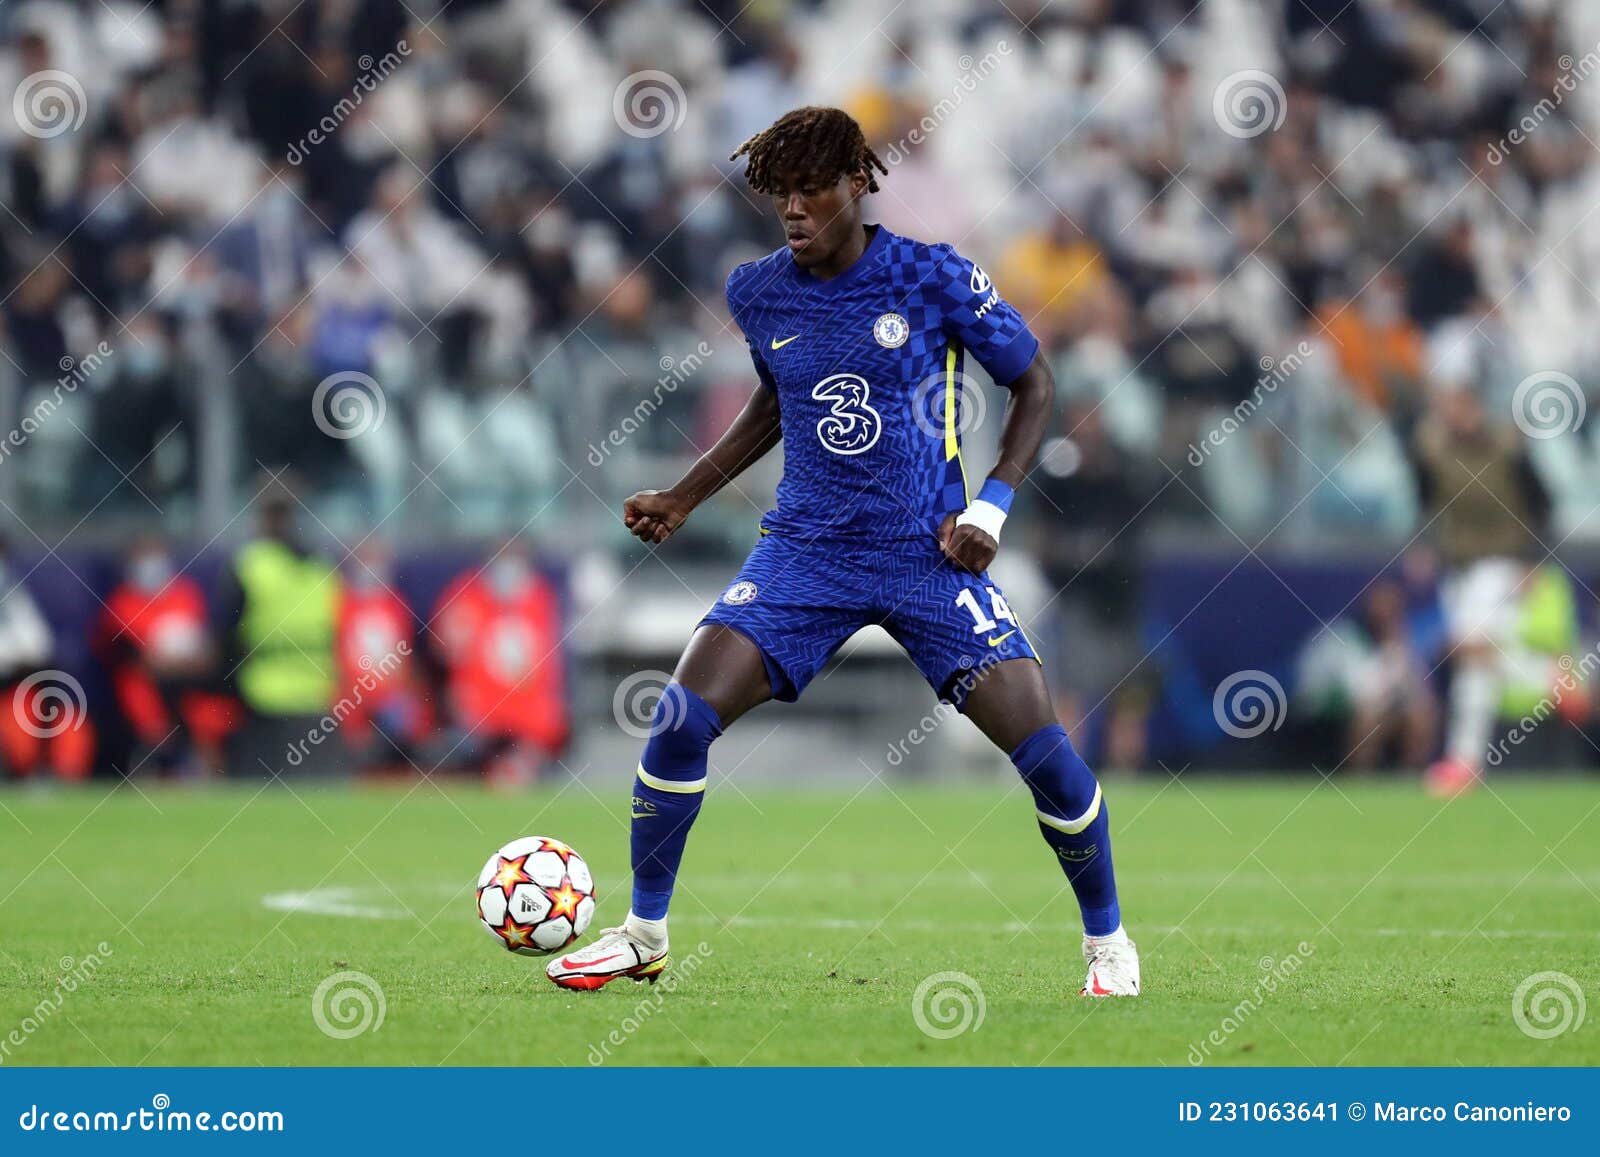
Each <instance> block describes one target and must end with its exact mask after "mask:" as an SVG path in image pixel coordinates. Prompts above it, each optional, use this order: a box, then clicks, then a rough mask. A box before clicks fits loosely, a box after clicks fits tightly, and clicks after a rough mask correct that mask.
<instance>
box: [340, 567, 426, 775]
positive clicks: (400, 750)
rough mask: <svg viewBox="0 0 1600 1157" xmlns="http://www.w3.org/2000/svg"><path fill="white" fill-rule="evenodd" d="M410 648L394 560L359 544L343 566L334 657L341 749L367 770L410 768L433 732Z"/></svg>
mask: <svg viewBox="0 0 1600 1157" xmlns="http://www.w3.org/2000/svg"><path fill="white" fill-rule="evenodd" d="M416 648H417V623H416V616H414V615H413V614H412V613H411V608H410V607H408V606H407V605H406V602H405V600H404V599H402V598H401V597H400V595H399V593H398V592H397V591H396V590H395V586H394V559H393V556H392V555H391V554H390V552H389V550H388V549H387V547H385V546H383V545H381V544H379V543H376V542H368V543H365V544H363V545H362V546H360V547H358V548H357V549H356V551H355V553H354V555H353V556H352V557H351V559H350V562H349V563H348V564H346V566H345V583H344V589H343V591H342V593H341V595H340V599H339V610H338V620H337V625H336V627H335V642H334V655H335V657H336V659H337V663H338V678H339V689H340V694H342V695H343V696H344V699H345V702H347V703H348V704H349V707H350V711H349V713H348V714H346V715H345V717H344V722H343V729H344V737H345V741H346V742H347V743H348V744H349V746H350V749H351V750H352V751H353V752H354V753H355V754H356V757H357V758H358V759H360V760H361V762H362V763H363V764H364V765H365V766H366V767H367V768H369V769H377V768H381V767H385V766H389V767H394V768H397V769H399V770H404V769H405V768H406V767H407V766H415V765H416V762H417V761H416V758H415V752H416V751H417V748H418V747H419V746H420V745H421V744H422V743H423V742H424V741H425V740H426V739H427V737H428V735H429V733H430V732H432V730H433V722H434V720H433V704H432V702H431V701H430V697H429V695H428V691H427V682H426V680H425V679H424V678H423V677H422V674H421V671H420V666H421V665H420V663H419V662H418V659H417V654H416Z"/></svg>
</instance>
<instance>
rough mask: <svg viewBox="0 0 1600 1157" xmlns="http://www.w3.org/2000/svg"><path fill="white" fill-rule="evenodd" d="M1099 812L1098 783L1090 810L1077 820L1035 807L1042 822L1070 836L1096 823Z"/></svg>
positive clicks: (1090, 802)
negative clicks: (1062, 817)
mask: <svg viewBox="0 0 1600 1157" xmlns="http://www.w3.org/2000/svg"><path fill="white" fill-rule="evenodd" d="M1099 814H1100V785H1099V784H1098V783H1097V784H1095V785H1094V799H1092V800H1090V801H1089V810H1088V811H1086V812H1084V813H1083V814H1082V815H1081V816H1079V817H1078V818H1077V819H1075V820H1064V819H1059V818H1057V817H1056V816H1053V815H1050V814H1048V813H1046V812H1042V811H1039V810H1038V809H1037V808H1035V809H1034V815H1036V816H1038V817H1039V822H1040V823H1042V824H1047V825H1049V826H1050V827H1052V828H1055V830H1056V831H1058V832H1066V833H1067V835H1069V836H1075V835H1077V834H1078V833H1079V832H1081V831H1083V829H1084V828H1086V827H1088V826H1089V825H1090V824H1092V823H1094V818H1095V816H1097V815H1099Z"/></svg>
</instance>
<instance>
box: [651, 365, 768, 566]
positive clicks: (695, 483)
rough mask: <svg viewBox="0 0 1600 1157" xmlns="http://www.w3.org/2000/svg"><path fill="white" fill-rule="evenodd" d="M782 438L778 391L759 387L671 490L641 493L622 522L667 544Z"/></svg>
mask: <svg viewBox="0 0 1600 1157" xmlns="http://www.w3.org/2000/svg"><path fill="white" fill-rule="evenodd" d="M781 438H782V430H781V427H780V425H779V421H778V391H777V390H775V389H772V388H771V387H769V386H768V385H767V384H766V383H765V382H763V383H762V384H760V385H758V386H757V387H756V389H755V393H753V394H751V395H750V400H749V401H748V402H746V403H745V404H744V409H743V410H741V411H739V416H738V417H737V418H735V419H734V420H733V425H731V426H729V427H728V430H727V432H726V433H725V434H723V435H722V437H720V438H718V439H717V444H716V445H715V446H713V447H711V449H709V450H707V451H706V452H705V454H703V455H702V456H701V458H700V460H699V461H697V462H696V463H695V464H694V465H693V466H691V467H689V471H688V473H686V474H685V475H684V476H683V477H682V478H680V479H678V481H677V483H676V484H675V485H673V486H672V488H671V489H669V490H641V491H639V493H637V494H635V495H634V496H633V497H632V498H629V499H628V500H627V501H626V502H624V503H623V504H622V521H623V524H624V525H625V526H627V528H628V529H629V530H630V531H632V532H633V534H634V536H635V537H637V538H639V539H642V540H643V541H645V542H665V541H666V540H667V536H668V535H670V534H671V533H672V532H673V531H675V530H677V529H678V527H680V526H682V525H683V521H684V519H686V518H688V517H689V514H690V512H692V511H693V510H694V508H695V507H697V506H699V505H700V504H701V503H702V502H704V501H705V500H706V499H708V498H710V497H711V496H712V495H713V494H715V493H716V492H717V491H719V490H721V489H722V488H723V487H724V486H726V485H727V484H728V483H729V482H732V481H733V480H734V479H735V478H737V477H738V476H739V475H740V474H742V473H743V472H744V471H745V470H746V469H748V468H749V467H750V465H751V464H752V463H754V462H756V461H757V460H758V459H760V458H761V457H762V456H763V455H765V454H766V453H767V451H769V450H771V449H772V448H773V447H774V446H776V445H777V444H778V442H779V440H780V439H781Z"/></svg>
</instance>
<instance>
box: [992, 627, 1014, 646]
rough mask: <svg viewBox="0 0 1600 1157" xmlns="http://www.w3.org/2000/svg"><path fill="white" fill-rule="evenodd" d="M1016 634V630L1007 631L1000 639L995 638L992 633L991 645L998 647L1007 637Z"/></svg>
mask: <svg viewBox="0 0 1600 1157" xmlns="http://www.w3.org/2000/svg"><path fill="white" fill-rule="evenodd" d="M1014 634H1016V632H1015V631H1007V632H1006V633H1005V634H1003V635H1001V636H1000V637H999V638H998V639H997V638H995V637H994V636H993V635H990V636H989V646H991V647H998V646H999V645H1000V644H1001V643H1003V642H1005V641H1006V640H1007V639H1009V638H1010V637H1011V636H1012V635H1014Z"/></svg>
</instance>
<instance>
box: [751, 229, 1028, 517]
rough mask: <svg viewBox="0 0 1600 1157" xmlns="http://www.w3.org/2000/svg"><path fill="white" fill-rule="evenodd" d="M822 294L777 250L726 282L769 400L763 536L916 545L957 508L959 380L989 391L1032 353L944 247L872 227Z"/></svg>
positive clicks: (1010, 319)
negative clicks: (771, 506) (976, 368)
mask: <svg viewBox="0 0 1600 1157" xmlns="http://www.w3.org/2000/svg"><path fill="white" fill-rule="evenodd" d="M870 228H873V230H874V232H873V235H872V237H871V239H870V240H869V241H868V243H867V248H866V252H865V253H863V254H862V256H861V258H860V260H858V261H857V262H856V263H855V264H854V265H852V266H851V267H850V268H849V269H847V270H845V271H844V272H843V273H841V274H840V275H839V276H837V277H835V278H832V279H830V280H827V281H821V280H818V279H817V278H815V277H813V276H812V275H811V274H810V273H807V272H806V271H805V270H803V269H801V268H800V267H799V266H798V265H796V264H795V261H794V258H793V257H792V256H791V255H790V253H789V250H788V249H787V248H783V249H779V250H777V251H775V252H773V253H769V254H768V255H767V256H765V257H763V258H761V259H760V260H758V261H751V262H747V263H746V264H744V265H741V266H739V267H738V268H737V269H735V270H734V271H733V272H732V273H731V274H730V275H729V277H728V308H729V310H730V311H731V312H732V314H733V318H734V320H735V321H736V322H737V323H738V325H739V328H740V329H741V330H743V331H744V336H745V341H746V343H747V344H748V345H749V347H750V357H751V359H752V360H753V361H754V362H755V367H756V373H757V375H758V376H759V377H760V379H761V381H762V383H763V384H764V385H766V386H767V387H768V388H770V389H775V390H777V391H778V404H779V407H780V409H781V411H782V416H783V454H784V466H783V481H782V483H780V484H779V487H778V506H777V509H776V510H775V511H773V512H772V513H771V514H769V515H768V516H767V517H766V518H765V519H764V520H763V522H762V525H763V527H765V528H766V529H767V530H769V531H772V532H779V533H792V534H797V535H803V536H805V537H807V538H839V539H861V540H869V539H883V538H917V537H925V536H926V535H928V534H930V533H932V532H934V531H936V530H937V529H938V526H939V523H940V521H941V520H942V519H943V518H944V516H945V515H946V514H948V513H949V512H951V511H953V510H955V511H959V510H962V509H964V508H965V506H966V505H967V502H968V497H969V496H968V491H967V479H966V477H965V473H964V470H963V467H962V463H961V423H960V415H961V412H962V411H961V404H962V403H961V399H962V392H963V388H964V386H965V375H964V373H963V366H964V363H965V358H966V356H967V355H968V354H969V353H970V354H971V355H972V357H974V358H975V359H976V360H977V361H978V363H979V364H980V365H982V366H983V368H984V369H985V370H986V371H988V373H989V376H990V377H992V378H993V379H994V380H995V382H996V383H998V384H1000V385H1007V384H1009V383H1010V382H1012V381H1014V380H1015V379H1016V378H1017V377H1018V376H1020V375H1021V373H1022V372H1023V370H1025V369H1027V368H1028V365H1029V363H1031V362H1032V361H1033V358H1034V354H1035V353H1036V352H1037V351H1038V349H1039V342H1038V339H1037V338H1035V337H1034V336H1033V334H1032V333H1031V332H1030V331H1029V329H1028V326H1027V323H1026V322H1024V321H1023V319H1022V316H1021V315H1020V314H1019V313H1017V311H1016V310H1015V309H1014V308H1013V307H1012V306H1011V305H1010V304H1008V303H1007V302H1006V301H1005V300H1004V299H1003V298H1001V296H1000V294H999V291H998V290H996V289H995V287H994V285H993V284H992V283H991V281H990V279H989V276H988V275H987V274H986V273H984V271H983V270H982V269H981V268H979V267H978V266H976V265H974V264H973V263H972V262H970V261H968V260H967V259H966V258H964V257H962V256H961V255H960V254H958V253H957V252H956V251H955V250H954V249H952V248H951V247H950V246H948V245H928V244H925V243H923V242H921V241H913V240H911V239H910V238H909V237H900V236H897V235H895V234H893V233H891V232H889V230H887V229H885V228H884V227H883V226H881V225H878V226H873V227H870Z"/></svg>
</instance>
